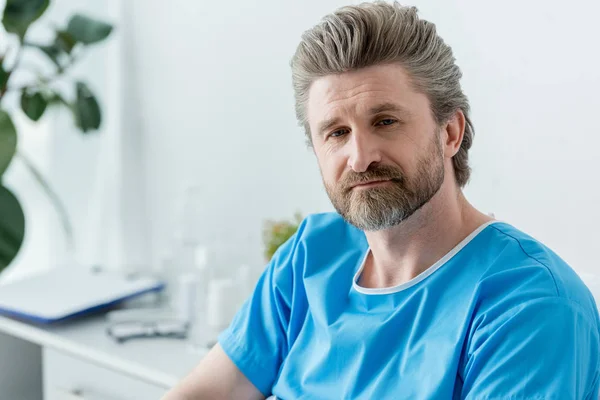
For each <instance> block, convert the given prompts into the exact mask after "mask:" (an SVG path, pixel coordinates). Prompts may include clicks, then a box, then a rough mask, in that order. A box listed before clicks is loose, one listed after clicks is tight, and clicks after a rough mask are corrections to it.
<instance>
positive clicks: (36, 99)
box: [21, 91, 48, 121]
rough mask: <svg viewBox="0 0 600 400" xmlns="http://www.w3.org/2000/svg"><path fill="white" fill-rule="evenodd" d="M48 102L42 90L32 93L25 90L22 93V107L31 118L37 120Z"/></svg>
mask: <svg viewBox="0 0 600 400" xmlns="http://www.w3.org/2000/svg"><path fill="white" fill-rule="evenodd" d="M47 105H48V102H47V101H46V99H45V98H44V96H43V95H42V94H41V93H40V92H35V93H30V92H27V91H23V93H21V108H22V109H23V112H24V113H25V115H27V116H28V117H29V118H30V119H31V120H33V121H37V120H39V119H40V118H41V116H42V115H43V114H44V111H46V106H47Z"/></svg>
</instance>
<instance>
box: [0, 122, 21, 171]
mask: <svg viewBox="0 0 600 400" xmlns="http://www.w3.org/2000/svg"><path fill="white" fill-rule="evenodd" d="M16 150H17V130H16V128H15V125H14V124H13V123H12V120H11V119H10V115H8V113H7V112H6V111H4V110H0V177H2V175H3V174H4V171H6V169H7V168H8V165H9V164H10V161H11V160H12V158H13V156H14V155H15V151H16Z"/></svg>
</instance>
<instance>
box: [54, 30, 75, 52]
mask: <svg viewBox="0 0 600 400" xmlns="http://www.w3.org/2000/svg"><path fill="white" fill-rule="evenodd" d="M76 44H77V41H76V40H75V38H74V37H73V35H71V34H70V33H69V32H67V31H57V32H56V38H55V39H54V45H55V46H56V47H58V48H59V49H61V50H62V51H64V52H65V53H68V54H70V53H71V50H73V47H75V45H76Z"/></svg>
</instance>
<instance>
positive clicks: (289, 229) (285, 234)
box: [263, 213, 302, 261]
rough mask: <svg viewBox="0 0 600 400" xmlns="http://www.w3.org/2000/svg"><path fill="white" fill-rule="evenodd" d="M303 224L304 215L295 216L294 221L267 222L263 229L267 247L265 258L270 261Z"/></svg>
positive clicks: (297, 214)
mask: <svg viewBox="0 0 600 400" xmlns="http://www.w3.org/2000/svg"><path fill="white" fill-rule="evenodd" d="M301 222H302V214H300V213H296V214H294V219H293V220H292V221H272V220H268V221H266V222H265V225H264V229H263V242H264V245H265V253H264V254H265V258H266V260H267V261H270V260H271V258H272V257H273V254H275V252H276V251H277V249H278V248H279V246H281V245H282V244H284V243H285V242H286V241H287V240H288V239H289V238H290V237H292V236H293V235H294V233H296V231H297V230H298V226H300V223H301Z"/></svg>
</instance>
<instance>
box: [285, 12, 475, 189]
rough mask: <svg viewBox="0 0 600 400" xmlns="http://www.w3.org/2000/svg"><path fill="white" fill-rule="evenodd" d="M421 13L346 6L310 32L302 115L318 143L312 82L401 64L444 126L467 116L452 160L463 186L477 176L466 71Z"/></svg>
mask: <svg viewBox="0 0 600 400" xmlns="http://www.w3.org/2000/svg"><path fill="white" fill-rule="evenodd" d="M417 13H418V10H417V8H416V7H407V6H402V5H400V4H399V3H397V2H394V3H393V4H388V3H385V2H380V1H378V2H375V3H362V4H359V5H355V6H347V7H342V8H340V9H338V10H336V11H335V12H334V13H332V14H329V15H327V16H325V17H324V18H323V19H322V20H321V22H320V23H319V24H317V25H316V26H314V27H313V28H312V29H310V30H308V31H306V32H304V34H303V35H302V40H301V42H300V44H299V45H298V48H297V49H296V52H295V54H294V56H293V58H292V61H291V67H292V81H293V85H294V94H295V102H296V117H297V118H298V122H299V123H300V125H301V126H303V127H304V129H305V132H306V135H307V138H308V141H309V143H312V140H311V136H310V129H309V126H308V121H307V115H306V106H307V102H308V92H309V89H310V86H311V84H312V82H314V81H315V80H316V79H317V78H319V77H322V76H326V75H332V74H339V73H343V72H347V71H352V70H356V69H359V68H364V67H368V66H372V65H377V64H390V63H400V64H401V65H402V66H403V67H405V68H406V69H407V71H408V72H409V75H410V76H411V81H412V82H411V83H412V84H413V86H414V87H415V90H417V91H419V92H420V93H423V94H425V95H426V96H427V97H428V99H429V101H430V103H431V111H432V114H433V118H434V119H435V121H436V122H437V123H438V124H439V125H442V124H443V123H445V122H447V121H448V120H449V119H450V118H452V117H453V116H454V114H455V113H456V111H458V110H461V111H462V112H463V114H464V116H465V119H466V126H465V132H464V137H463V141H462V143H461V146H460V149H459V151H458V152H457V153H456V155H455V156H454V157H453V159H452V163H453V167H454V172H455V175H456V181H457V183H458V185H459V186H461V187H463V186H465V185H466V184H467V182H468V180H469V176H470V174H471V168H470V167H469V160H468V151H469V149H470V148H471V145H472V143H473V135H474V129H473V124H472V123H471V120H470V118H469V101H468V99H467V97H466V95H465V94H464V93H463V91H462V88H461V86H460V79H461V77H462V73H461V71H460V68H459V67H458V66H457V65H456V64H455V58H454V56H453V54H452V49H451V48H450V46H448V45H447V44H445V43H444V41H443V40H442V38H441V37H440V36H438V34H437V32H436V28H435V25H434V24H433V23H431V22H429V21H426V20H423V19H420V18H419V17H418V15H417Z"/></svg>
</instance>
